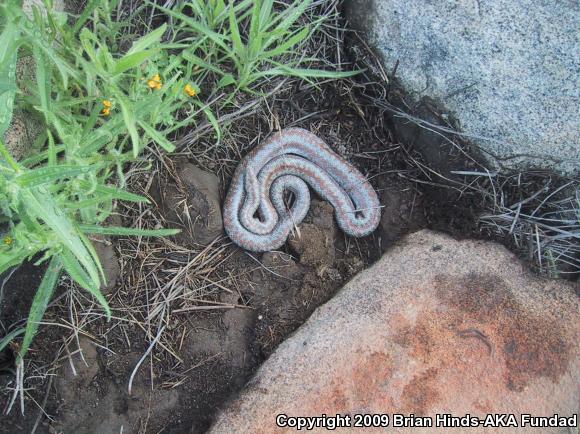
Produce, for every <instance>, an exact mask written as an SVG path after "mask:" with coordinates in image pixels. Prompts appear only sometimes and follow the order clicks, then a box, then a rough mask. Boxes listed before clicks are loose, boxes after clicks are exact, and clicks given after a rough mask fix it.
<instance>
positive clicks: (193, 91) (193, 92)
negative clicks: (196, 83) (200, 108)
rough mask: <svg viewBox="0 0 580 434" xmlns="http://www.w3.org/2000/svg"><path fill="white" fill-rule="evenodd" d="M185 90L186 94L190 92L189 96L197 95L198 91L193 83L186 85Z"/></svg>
mask: <svg viewBox="0 0 580 434" xmlns="http://www.w3.org/2000/svg"><path fill="white" fill-rule="evenodd" d="M183 90H184V91H185V93H186V94H188V95H189V96H196V95H197V91H196V90H195V89H194V88H193V86H192V85H191V84H189V83H188V84H186V85H185V89H183Z"/></svg>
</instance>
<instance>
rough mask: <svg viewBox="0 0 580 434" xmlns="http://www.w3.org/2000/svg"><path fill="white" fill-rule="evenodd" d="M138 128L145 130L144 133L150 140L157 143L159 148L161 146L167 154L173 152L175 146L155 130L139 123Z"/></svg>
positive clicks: (143, 123)
mask: <svg viewBox="0 0 580 434" xmlns="http://www.w3.org/2000/svg"><path fill="white" fill-rule="evenodd" d="M139 126H140V127H141V128H143V129H144V130H145V132H146V133H147V135H148V136H149V137H150V138H151V140H153V141H154V142H155V143H157V144H158V145H159V146H161V147H162V148H163V149H165V150H166V151H167V152H173V151H175V145H174V144H173V143H171V142H170V141H169V140H167V139H166V138H165V137H164V136H163V135H162V134H161V133H159V132H158V131H157V130H156V129H155V128H153V127H151V126H150V125H149V124H147V122H141V121H139Z"/></svg>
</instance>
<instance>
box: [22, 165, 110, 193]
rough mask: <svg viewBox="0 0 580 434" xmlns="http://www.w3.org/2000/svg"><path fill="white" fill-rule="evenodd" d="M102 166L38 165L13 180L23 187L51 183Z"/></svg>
mask: <svg viewBox="0 0 580 434" xmlns="http://www.w3.org/2000/svg"><path fill="white" fill-rule="evenodd" d="M101 167H103V165H102V164H97V165H92V166H73V165H64V164H63V165H60V166H52V167H39V168H37V169H31V170H27V171H26V172H23V173H22V174H20V175H18V176H16V177H15V178H14V181H15V182H17V183H18V184H19V185H20V186H21V187H23V188H31V187H38V186H40V185H43V184H49V183H52V182H54V181H56V180H58V179H61V178H72V177H75V176H77V175H82V174H83V173H88V172H91V171H94V170H98V169H99V168H101Z"/></svg>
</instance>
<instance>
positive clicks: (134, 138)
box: [117, 94, 141, 158]
mask: <svg viewBox="0 0 580 434" xmlns="http://www.w3.org/2000/svg"><path fill="white" fill-rule="evenodd" d="M117 100H118V101H119V105H120V106H121V113H122V114H123V120H124V121H125V126H126V127H127V130H128V131H129V136H130V137H131V143H132V144H133V157H135V158H137V157H138V156H139V152H140V151H141V147H140V143H139V142H140V141H139V133H138V132H137V122H136V119H135V114H134V113H133V110H132V109H131V105H130V103H129V102H127V101H125V98H124V97H122V96H120V95H119V94H117Z"/></svg>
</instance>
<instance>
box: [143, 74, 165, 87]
mask: <svg viewBox="0 0 580 434" xmlns="http://www.w3.org/2000/svg"><path fill="white" fill-rule="evenodd" d="M147 86H149V88H150V89H157V90H159V89H161V86H163V83H161V77H160V76H159V74H155V75H154V76H153V78H151V79H150V80H147Z"/></svg>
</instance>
